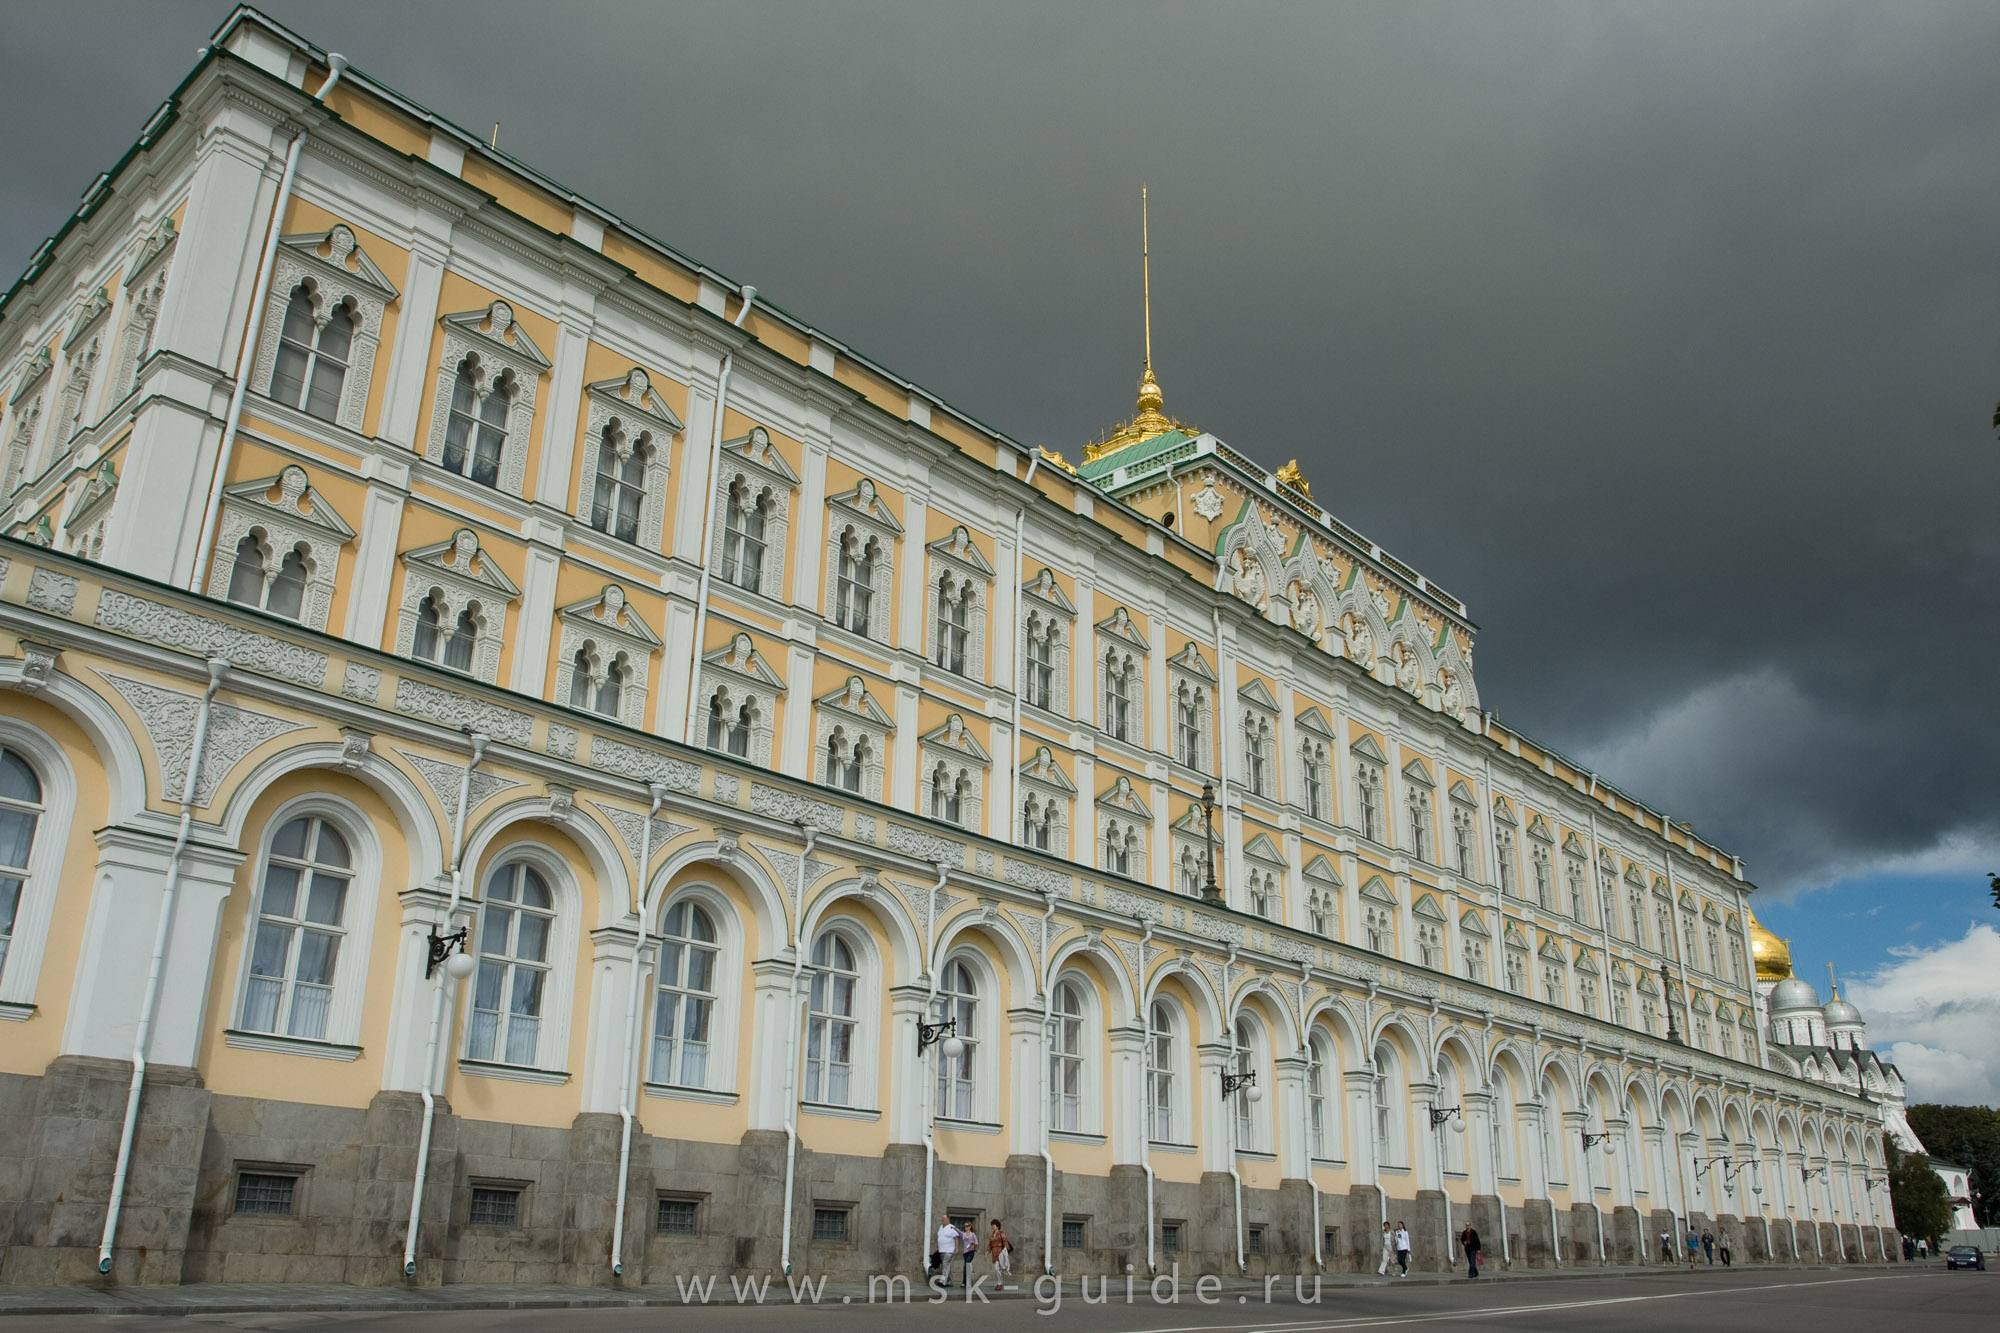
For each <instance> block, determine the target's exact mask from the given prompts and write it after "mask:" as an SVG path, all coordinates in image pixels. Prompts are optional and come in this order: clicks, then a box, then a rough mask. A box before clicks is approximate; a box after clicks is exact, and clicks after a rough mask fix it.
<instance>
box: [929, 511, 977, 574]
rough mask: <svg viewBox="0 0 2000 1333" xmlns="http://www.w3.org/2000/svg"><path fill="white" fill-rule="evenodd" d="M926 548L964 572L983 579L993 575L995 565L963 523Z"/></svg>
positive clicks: (933, 554) (936, 556)
mask: <svg viewBox="0 0 2000 1333" xmlns="http://www.w3.org/2000/svg"><path fill="white" fill-rule="evenodd" d="M924 549H925V550H926V551H929V552H930V553H931V555H932V556H934V557H935V558H937V559H939V560H942V561H944V562H945V563H947V564H950V565H956V566H957V567H958V569H959V570H960V571H961V572H962V573H967V574H970V575H972V576H973V577H974V578H977V579H982V580H983V579H990V578H992V577H993V566H992V565H990V564H988V563H987V560H986V557H985V556H984V555H981V554H980V552H979V547H978V545H977V544H976V543H974V541H973V540H972V533H971V532H970V531H968V530H967V529H966V527H965V525H964V524H962V523H961V524H960V525H959V526H958V527H955V528H953V529H952V530H951V532H950V533H949V534H948V535H946V536H943V537H940V538H938V539H937V540H936V541H934V542H932V543H930V544H929V545H928V546H926V547H924Z"/></svg>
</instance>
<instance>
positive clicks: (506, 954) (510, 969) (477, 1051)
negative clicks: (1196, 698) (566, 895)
mask: <svg viewBox="0 0 2000 1333" xmlns="http://www.w3.org/2000/svg"><path fill="white" fill-rule="evenodd" d="M554 925H555V895H554V894H552V893H551V892H550V891H549V885H548V881H547V880H545V879H543V878H542V876H541V872H540V871H538V870H536V869H535V868H534V867H533V866H531V865H528V864H526V863H525V862H521V861H512V862H509V863H507V864H506V865H503V866H501V867H499V868H498V869H497V870H495V871H494V872H493V873H492V875H491V876H489V877H488V879H487V881H486V907H485V910H484V912H483V913H482V914H481V917H480V923H479V973H478V978H477V980H476V981H475V983H474V985H473V992H472V1019H471V1021H470V1022H469V1023H467V1025H466V1039H465V1054H466V1058H467V1059H470V1060H488V1061H497V1062H499V1063H501V1064H510V1065H532V1064H534V1063H535V1053H536V1048H537V1046H538V1045H539V1042H540V1037H541V1030H542V991H543V988H544V986H545V985H546V984H547V982H548V976H549V935H550V932H551V930H552V928H553V927H554Z"/></svg>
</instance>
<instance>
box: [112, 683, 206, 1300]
mask: <svg viewBox="0 0 2000 1333" xmlns="http://www.w3.org/2000/svg"><path fill="white" fill-rule="evenodd" d="M228 672H229V663H228V662H226V661H224V660H223V659H222V658H220V657H212V658H210V659H209V662H208V688H207V690H205V691H204V692H203V693H202V696H201V710H200V712H198V713H196V714H195V722H194V743H193V745H192V746H190V747H189V749H188V767H187V777H186V778H185V779H184V780H183V781H182V783H181V822H180V826H179V828H177V829H176V830H175V832H174V848H173V851H172V852H171V853H170V854H169V855H168V858H167V883H166V887H165V888H164V889H162V890H161V892H160V913H159V920H158V921H157V922H156V923H155V924H154V927H153V959H152V963H151V965H150V966H149V967H148V968H147V971H146V989H145V991H144V992H143V993H142V995H141V998H140V1000H139V1026H138V1027H137V1028H136V1029H135V1030H134V1031H133V1034H132V1085H131V1087H130V1088H129V1089H128V1090H127V1091H126V1093H125V1124H124V1127H123V1128H122V1129H120V1130H119V1131H118V1165H117V1166H116V1167H115V1168H113V1170H112V1172H111V1197H110V1199H108V1200H107V1201H106V1202H105V1205H104V1236H103V1238H102V1239H101V1240H100V1241H99V1242H98V1245H97V1271H98V1272H100V1273H109V1272H110V1271H111V1245H112V1242H113V1240H115V1239H116V1238H117V1235H118V1214H119V1212H120V1211H121V1210H122V1209H123V1208H124V1205H125V1181H126V1178H127V1176H128V1175H129V1174H130V1172H131V1169H132V1141H133V1138H134V1136H135V1135H137V1133H138V1132H139V1095H140V1094H141V1093H142V1092H144V1091H145V1088H146V1047H147V1046H149V1045H150V1044H151V1043H152V1038H153V1018H154V1016H155V1015H156V1014H157V1013H158V1012H159V1007H160V978H161V976H162V975H163V974H164V973H165V972H166V965H167V944H168V941H169V940H170V939H171V938H172V936H173V928H174V901H175V899H177V898H178V897H179V896H180V889H181V856H182V854H183V853H184V852H185V851H186V850H187V845H188V838H189V836H190V835H191V834H192V833H193V832H194V793H195V783H196V782H197V781H198V780H199V779H200V777H201V762H202V759H203V757H204V755H205V753H206V751H207V749H208V719H209V715H210V714H211V713H212V712H213V711H214V707H215V692H216V691H217V690H219V689H221V688H222V678H223V677H224V676H225V675H227V674H228Z"/></svg>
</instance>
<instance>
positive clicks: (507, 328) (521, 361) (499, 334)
mask: <svg viewBox="0 0 2000 1333" xmlns="http://www.w3.org/2000/svg"><path fill="white" fill-rule="evenodd" d="M438 322H439V323H440V324H443V325H444V327H445V330H446V332H448V333H455V334H457V335H458V336H459V337H460V338H463V339H464V340H465V341H466V342H467V343H469V344H470V345H471V346H473V347H474V348H477V349H478V350H479V351H481V352H490V353H492V354H493V355H495V356H497V357H498V358H499V359H500V360H501V361H503V362H505V363H506V364H508V365H510V366H512V367H514V369H515V370H516V371H518V372H520V373H521V374H522V375H524V376H528V377H533V376H535V375H539V374H540V373H541V372H542V371H544V370H547V369H548V368H549V364H550V363H549V358H548V356H547V355H546V354H544V353H543V351H542V349H541V348H540V347H537V346H536V345H535V340H534V339H533V338H531V337H529V336H528V331H527V330H526V329H524V328H522V327H521V325H520V322H519V321H517V320H516V319H515V318H514V307H513V306H511V305H508V304H507V303H506V302H505V301H495V302H494V303H493V304H492V305H489V306H487V307H486V308H485V309H484V310H467V311H463V312H461V313H459V314H456V315H446V316H444V317H443V318H442V319H440V320H439V321H438Z"/></svg>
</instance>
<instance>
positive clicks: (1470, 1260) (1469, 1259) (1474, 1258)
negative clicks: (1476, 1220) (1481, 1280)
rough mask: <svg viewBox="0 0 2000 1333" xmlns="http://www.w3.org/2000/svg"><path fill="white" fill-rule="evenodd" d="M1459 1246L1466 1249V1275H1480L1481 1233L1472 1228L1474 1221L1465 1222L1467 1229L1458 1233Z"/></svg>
mask: <svg viewBox="0 0 2000 1333" xmlns="http://www.w3.org/2000/svg"><path fill="white" fill-rule="evenodd" d="M1458 1248H1459V1249H1461V1250H1464V1251H1465V1275H1466V1276H1467V1277H1478V1276H1479V1233H1478V1232H1477V1231H1474V1230H1473V1229H1472V1223H1470V1222H1467V1223H1466V1224H1465V1230H1463V1231H1461V1232H1459V1233H1458Z"/></svg>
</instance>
